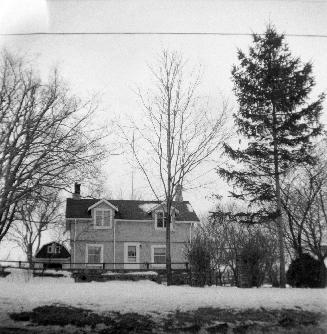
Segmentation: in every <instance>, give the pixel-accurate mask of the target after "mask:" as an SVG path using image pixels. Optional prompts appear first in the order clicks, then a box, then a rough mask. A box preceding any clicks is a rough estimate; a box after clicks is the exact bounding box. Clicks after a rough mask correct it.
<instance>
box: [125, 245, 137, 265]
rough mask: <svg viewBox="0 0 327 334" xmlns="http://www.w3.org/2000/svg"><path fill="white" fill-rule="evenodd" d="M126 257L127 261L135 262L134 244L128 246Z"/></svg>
mask: <svg viewBox="0 0 327 334" xmlns="http://www.w3.org/2000/svg"><path fill="white" fill-rule="evenodd" d="M127 258H128V263H132V262H136V246H128V248H127Z"/></svg>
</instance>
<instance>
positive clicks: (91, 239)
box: [69, 219, 191, 269]
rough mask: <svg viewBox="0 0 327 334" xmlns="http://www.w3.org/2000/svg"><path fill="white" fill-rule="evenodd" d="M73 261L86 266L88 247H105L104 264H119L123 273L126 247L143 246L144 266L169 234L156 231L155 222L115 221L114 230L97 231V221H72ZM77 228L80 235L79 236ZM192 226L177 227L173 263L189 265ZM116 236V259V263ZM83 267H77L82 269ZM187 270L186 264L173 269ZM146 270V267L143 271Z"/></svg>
mask: <svg viewBox="0 0 327 334" xmlns="http://www.w3.org/2000/svg"><path fill="white" fill-rule="evenodd" d="M69 225H70V233H71V261H72V262H73V263H84V262H86V247H87V244H100V245H103V262H105V263H113V262H116V263H117V264H116V265H115V269H123V265H120V264H118V263H123V262H124V244H125V243H126V242H136V243H138V244H139V245H140V260H139V261H140V263H145V262H151V246H153V245H164V244H165V240H166V231H165V230H156V229H155V224H154V220H149V221H137V220H135V221H131V220H128V221H127V220H115V221H114V222H113V226H112V228H106V229H100V230H98V229H95V228H94V225H93V219H76V220H75V219H71V220H70V224H69ZM75 226H76V232H75ZM190 228H191V223H179V222H177V223H176V222H175V223H174V224H173V231H172V232H171V257H172V262H185V261H186V259H185V244H186V243H187V242H189V238H190ZM114 233H115V235H116V240H115V259H114ZM80 266H81V265H77V267H80ZM178 267H184V265H183V264H180V265H174V266H173V268H178ZM140 268H141V269H143V268H145V267H144V265H143V266H142V265H141V267H140ZM106 269H114V266H113V265H106Z"/></svg>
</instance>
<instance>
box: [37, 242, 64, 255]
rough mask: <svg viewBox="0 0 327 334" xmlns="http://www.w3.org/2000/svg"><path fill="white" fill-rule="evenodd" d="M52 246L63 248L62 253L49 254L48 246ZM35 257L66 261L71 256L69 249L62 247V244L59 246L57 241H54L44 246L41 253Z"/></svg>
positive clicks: (40, 250)
mask: <svg viewBox="0 0 327 334" xmlns="http://www.w3.org/2000/svg"><path fill="white" fill-rule="evenodd" d="M52 244H55V245H56V246H57V245H58V246H61V248H60V253H56V254H53V253H51V254H49V253H48V246H49V245H52ZM35 257H36V258H56V259H66V258H68V257H70V254H69V252H68V250H67V248H66V247H65V246H64V245H62V244H59V243H58V242H55V241H52V242H49V243H48V244H45V245H43V246H42V247H41V248H40V249H39V251H38V252H37V253H36V254H35Z"/></svg>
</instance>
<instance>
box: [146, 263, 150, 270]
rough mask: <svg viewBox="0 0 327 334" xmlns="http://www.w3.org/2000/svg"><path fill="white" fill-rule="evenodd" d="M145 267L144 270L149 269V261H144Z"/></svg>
mask: <svg viewBox="0 0 327 334" xmlns="http://www.w3.org/2000/svg"><path fill="white" fill-rule="evenodd" d="M145 267H146V270H149V268H150V263H149V262H145Z"/></svg>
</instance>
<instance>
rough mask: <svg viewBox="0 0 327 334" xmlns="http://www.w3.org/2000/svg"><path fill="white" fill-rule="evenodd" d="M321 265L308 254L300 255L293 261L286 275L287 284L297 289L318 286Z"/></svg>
mask: <svg viewBox="0 0 327 334" xmlns="http://www.w3.org/2000/svg"><path fill="white" fill-rule="evenodd" d="M320 270H321V264H320V262H319V261H318V260H316V259H314V258H313V257H312V256H311V255H309V254H302V255H301V256H300V257H298V258H296V259H295V260H293V261H292V262H291V264H290V267H289V269H288V271H287V273H286V279H287V283H288V284H289V285H291V286H292V287H297V288H317V287H319V286H320Z"/></svg>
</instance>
